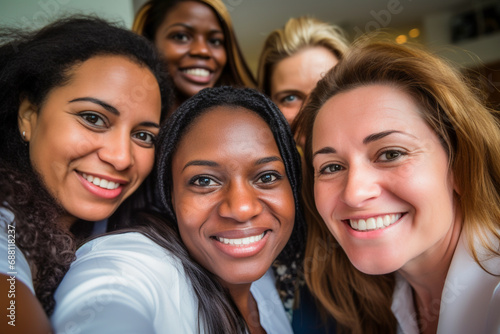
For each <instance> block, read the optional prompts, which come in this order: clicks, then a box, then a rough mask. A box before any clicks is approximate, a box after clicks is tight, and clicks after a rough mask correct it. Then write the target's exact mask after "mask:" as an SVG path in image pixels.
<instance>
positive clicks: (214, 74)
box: [154, 1, 227, 98]
mask: <svg viewBox="0 0 500 334" xmlns="http://www.w3.org/2000/svg"><path fill="white" fill-rule="evenodd" d="M154 42H155V45H156V46H157V48H158V49H159V50H160V52H161V53H162V54H163V56H164V57H165V60H166V62H167V67H168V72H169V73H170V75H171V76H172V78H173V80H174V84H175V87H176V88H177V90H178V92H179V93H180V94H182V95H183V96H184V97H186V98H188V97H191V96H193V95H195V94H196V93H198V92H199V91H200V90H202V89H203V88H207V87H213V86H214V85H215V83H216V82H217V80H218V79H219V77H220V75H221V73H222V70H223V69H224V66H225V65H226V60H227V58H226V49H225V47H224V33H223V31H222V28H221V26H220V23H219V20H218V19H217V16H216V15H215V13H214V11H213V10H212V9H211V8H210V7H208V6H207V5H204V4H202V3H200V2H197V1H183V2H180V3H179V4H177V5H175V6H174V7H173V8H172V9H171V10H170V11H169V12H168V13H167V15H166V16H165V19H164V20H163V23H162V24H161V25H160V27H159V28H158V30H157V32H156V36H155V41H154Z"/></svg>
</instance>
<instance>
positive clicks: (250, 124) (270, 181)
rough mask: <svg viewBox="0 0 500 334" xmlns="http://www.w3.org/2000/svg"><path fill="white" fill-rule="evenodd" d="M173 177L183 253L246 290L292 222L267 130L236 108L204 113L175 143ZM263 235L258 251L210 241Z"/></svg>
mask: <svg viewBox="0 0 500 334" xmlns="http://www.w3.org/2000/svg"><path fill="white" fill-rule="evenodd" d="M235 116H237V117H235ZM214 129H217V131H214ZM249 138H255V140H249ZM263 159H264V160H263ZM172 175H173V180H174V191H173V203H174V208H175V212H176V215H177V220H178V225H179V230H180V234H181V237H182V240H183V242H184V243H185V244H186V247H187V248H188V250H189V252H190V254H191V255H192V256H193V257H194V258H195V259H196V260H197V261H198V262H199V263H200V264H202V265H203V266H204V267H205V268H207V269H208V270H210V271H211V272H212V273H214V274H215V275H216V276H217V277H218V278H219V279H220V281H221V282H222V283H223V284H224V285H226V286H228V287H229V286H231V285H241V284H244V285H248V288H249V286H250V283H251V282H253V281H255V280H257V279H259V278H260V277H261V276H263V275H264V274H265V272H266V271H267V270H268V269H269V267H270V266H271V264H272V262H273V261H274V259H275V258H276V257H277V256H278V254H279V253H280V252H281V250H282V249H283V247H284V246H285V244H286V242H287V241H288V239H289V237H290V235H291V232H292V228H293V223H294V219H295V206H294V201H293V194H292V191H291V187H290V184H289V182H288V178H287V176H286V172H285V165H284V163H283V162H282V160H281V156H280V153H279V150H278V147H277V145H276V143H275V142H274V139H273V136H272V133H271V131H270V129H269V127H268V125H267V124H266V123H265V122H264V121H263V120H262V119H261V118H260V117H259V116H258V115H256V114H254V113H252V112H249V111H247V110H245V109H242V108H239V109H234V108H226V107H217V108H215V109H214V110H211V111H209V112H207V113H205V114H203V115H202V116H200V118H199V119H197V120H196V121H195V122H194V123H193V124H192V126H191V127H190V129H189V130H188V132H187V133H186V134H185V135H184V137H183V138H182V140H181V141H180V143H179V147H178V150H177V151H176V153H175V155H174V157H173V163H172ZM264 232H265V236H264V238H262V240H261V241H260V242H257V243H255V245H257V244H258V246H255V245H250V246H249V247H237V246H228V245H223V243H221V242H219V241H217V240H216V237H224V238H231V239H236V238H243V237H249V236H258V235H261V234H262V233H264ZM221 246H222V247H221ZM254 246H255V247H254ZM254 248H258V250H254ZM227 249H230V250H227Z"/></svg>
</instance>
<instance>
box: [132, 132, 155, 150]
mask: <svg viewBox="0 0 500 334" xmlns="http://www.w3.org/2000/svg"><path fill="white" fill-rule="evenodd" d="M132 137H133V138H135V139H137V140H139V141H140V142H141V144H142V145H143V146H147V147H152V146H153V145H154V144H155V139H156V137H155V135H153V134H152V133H150V132H147V131H140V132H136V133H134V134H133V135H132Z"/></svg>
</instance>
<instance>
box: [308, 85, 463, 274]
mask: <svg viewBox="0 0 500 334" xmlns="http://www.w3.org/2000/svg"><path fill="white" fill-rule="evenodd" d="M360 120H361V121H360ZM312 150H313V154H314V158H313V166H314V174H315V184H314V198H315V201H316V207H317V209H318V212H319V213H320V215H321V217H322V218H323V220H324V221H325V223H326V225H327V226H328V228H329V230H330V232H331V233H332V234H333V236H334V237H335V238H336V239H337V241H338V242H339V243H340V245H341V246H342V248H343V249H344V251H345V252H346V254H347V256H348V257H349V259H350V261H351V262H352V263H353V265H354V266H355V267H357V268H358V269H359V270H360V271H362V272H364V273H367V274H385V273H389V272H393V271H396V270H399V269H407V270H412V268H416V270H418V268H420V266H425V265H426V263H430V262H432V261H429V260H434V262H435V261H436V259H439V257H440V256H442V255H443V254H447V250H449V249H450V247H453V246H454V245H452V244H451V243H452V241H451V240H454V236H455V235H456V233H455V232H456V231H457V230H459V227H457V226H459V223H458V219H457V218H456V215H455V206H454V201H453V193H454V182H453V176H452V173H451V171H450V170H449V165H448V155H447V153H446V151H445V150H444V148H443V146H442V145H441V143H440V140H439V138H438V137H437V135H436V134H435V132H434V131H433V130H432V129H431V128H430V127H429V126H428V124H427V123H426V122H425V121H424V120H423V118H422V116H421V111H420V107H419V106H418V105H417V104H416V103H415V102H414V100H413V99H412V98H411V97H410V96H409V95H408V94H407V93H405V92H403V91H401V90H399V89H397V88H394V87H391V86H387V85H368V86H363V87H360V88H355V89H353V90H350V91H347V92H343V93H340V94H337V95H335V96H333V97H332V98H330V99H329V100H328V101H327V102H326V103H325V104H324V106H323V107H322V108H321V109H320V110H319V112H318V115H317V118H316V120H315V122H314V127H313V140H312ZM452 249H454V248H452Z"/></svg>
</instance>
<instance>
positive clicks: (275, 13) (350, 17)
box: [134, 0, 500, 69]
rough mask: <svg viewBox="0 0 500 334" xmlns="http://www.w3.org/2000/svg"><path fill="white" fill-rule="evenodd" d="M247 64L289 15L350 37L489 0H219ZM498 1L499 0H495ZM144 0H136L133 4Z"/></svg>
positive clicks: (253, 62)
mask: <svg viewBox="0 0 500 334" xmlns="http://www.w3.org/2000/svg"><path fill="white" fill-rule="evenodd" d="M222 1H223V2H224V4H225V5H226V7H227V8H228V10H229V12H230V14H231V17H232V19H233V24H234V27H235V30H236V35H237V38H238V41H239V43H240V46H241V47H242V50H243V53H244V54H245V56H246V58H247V60H248V62H249V64H250V67H251V68H252V69H255V68H256V64H257V61H258V57H259V53H260V51H261V48H262V44H263V42H264V40H265V38H266V36H267V35H268V34H269V33H270V32H271V31H272V30H274V29H277V28H280V27H282V26H283V25H284V24H285V22H286V21H287V20H288V19H289V18H290V17H296V16H301V15H311V16H314V17H316V18H318V19H321V20H324V21H326V22H329V23H332V24H337V25H340V26H341V27H342V28H344V30H345V32H346V34H347V37H348V38H349V39H353V38H355V37H356V36H357V35H359V34H360V33H362V32H368V31H371V30H374V29H376V28H377V27H383V28H388V29H394V30H402V29H408V28H413V27H421V25H422V18H423V17H424V16H426V15H429V14H433V13H439V12H443V11H457V10H461V9H462V8H467V7H469V8H470V7H471V6H474V5H475V4H479V3H481V2H485V1H487V2H492V0H301V1H299V0H222ZM494 1H500V0H494ZM143 2H144V0H135V1H134V4H135V6H136V8H137V7H138V6H139V5H140V4H141V3H143Z"/></svg>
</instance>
